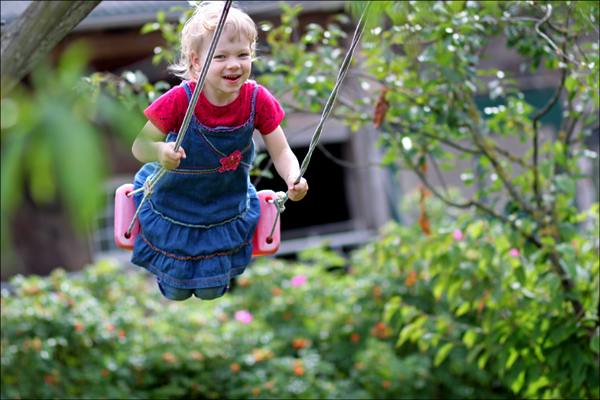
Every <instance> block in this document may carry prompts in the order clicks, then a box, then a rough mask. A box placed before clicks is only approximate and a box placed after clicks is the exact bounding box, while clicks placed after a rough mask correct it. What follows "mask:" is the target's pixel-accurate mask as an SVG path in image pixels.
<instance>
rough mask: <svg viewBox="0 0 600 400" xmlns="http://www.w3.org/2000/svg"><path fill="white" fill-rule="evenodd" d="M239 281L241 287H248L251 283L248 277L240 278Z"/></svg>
mask: <svg viewBox="0 0 600 400" xmlns="http://www.w3.org/2000/svg"><path fill="white" fill-rule="evenodd" d="M238 283H239V284H240V286H241V287H247V286H248V285H249V284H250V281H249V280H248V279H247V278H239V279H238Z"/></svg>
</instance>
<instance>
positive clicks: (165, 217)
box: [148, 196, 250, 229]
mask: <svg viewBox="0 0 600 400" xmlns="http://www.w3.org/2000/svg"><path fill="white" fill-rule="evenodd" d="M246 199H247V200H248V202H247V203H246V204H247V205H246V209H245V210H244V212H242V213H241V214H239V215H236V216H235V217H233V218H230V219H228V220H226V221H223V222H219V223H217V224H212V225H200V224H197V225H195V224H188V223H185V222H181V221H177V220H174V219H173V218H170V217H167V216H166V215H164V214H163V213H161V212H160V211H158V210H157V209H156V208H155V207H154V203H153V202H152V200H148V203H150V208H152V212H154V213H155V214H157V215H159V216H160V217H161V218H163V219H166V220H167V221H169V222H172V223H174V224H177V225H181V226H185V227H187V228H202V229H210V228H214V227H216V226H221V225H225V224H227V223H229V222H232V221H234V220H236V219H238V218H244V217H245V216H246V214H247V213H248V210H250V197H249V196H246Z"/></svg>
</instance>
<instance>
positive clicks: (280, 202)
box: [125, 0, 371, 240]
mask: <svg viewBox="0 0 600 400" xmlns="http://www.w3.org/2000/svg"><path fill="white" fill-rule="evenodd" d="M232 2H233V1H232V0H227V2H226V3H225V6H224V7H223V12H222V14H221V18H220V20H219V23H218V25H217V28H216V29H215V33H214V36H213V39H212V41H211V44H210V48H209V50H208V53H207V56H206V59H205V60H204V64H203V65H202V71H201V73H200V77H199V78H198V84H197V85H196V88H195V89H194V93H193V95H192V99H191V100H190V104H189V105H188V109H187V111H186V113H185V117H184V120H183V124H182V126H181V129H180V130H179V135H178V136H177V140H176V141H175V146H174V148H173V150H174V151H175V152H177V150H179V147H180V146H181V143H182V141H183V138H184V136H185V133H186V131H187V128H188V125H189V123H190V120H191V118H192V115H193V113H194V110H195V108H196V102H197V101H198V97H199V96H200V92H201V91H202V87H203V86H204V81H205V79H206V75H207V73H208V67H209V66H210V63H211V61H212V58H213V55H214V52H215V50H216V47H217V44H218V42H219V38H220V37H221V32H222V31H223V28H224V26H225V20H226V19H227V15H228V14H229V8H230V7H231V3H232ZM370 7H371V2H368V3H367V6H366V7H365V9H364V11H363V13H362V15H361V17H360V20H359V22H358V25H357V27H356V30H355V32H354V37H353V38H352V44H351V45H350V48H349V49H348V53H347V54H346V57H345V58H344V62H343V63H342V65H341V67H340V71H339V73H338V77H337V80H336V82H335V85H334V88H333V90H332V92H331V94H330V95H329V99H328V100H327V103H326V105H325V108H324V110H323V114H322V115H321V120H320V121H319V125H318V126H317V128H316V130H315V133H314V134H313V137H312V139H311V143H310V147H309V151H308V153H307V154H306V157H304V160H303V161H302V166H301V168H300V174H299V175H298V177H297V178H296V180H295V181H294V185H295V184H298V183H299V182H300V180H301V179H302V176H303V175H304V173H305V172H306V169H307V168H308V164H309V162H310V158H311V156H312V153H313V152H314V150H315V148H316V147H317V143H318V142H319V138H320V137H321V131H322V130H323V125H324V124H325V121H326V120H327V117H328V116H329V113H330V112H331V110H332V108H333V105H334V103H335V99H336V97H337V92H338V89H339V87H340V85H341V83H342V81H343V80H344V77H345V76H346V72H347V71H348V69H349V67H350V63H351V62H352V56H353V54H354V49H355V48H356V46H357V45H358V42H359V41H360V38H361V36H362V34H363V31H364V29H365V26H366V20H367V17H368V12H369V9H370ZM166 172H167V170H166V168H164V167H163V168H161V169H160V171H159V172H158V173H157V174H156V175H154V177H152V178H151V179H150V181H149V182H148V184H146V183H144V186H143V187H142V188H140V189H137V190H134V191H132V192H130V193H128V194H127V196H128V197H131V196H133V195H134V194H136V193H139V192H142V191H143V192H144V198H143V199H142V202H141V203H140V205H139V207H138V208H137V210H136V212H135V215H134V216H133V219H132V221H131V224H130V225H129V228H128V229H127V233H126V234H125V236H126V237H129V236H130V235H131V230H132V229H133V226H134V224H135V221H136V220H137V218H138V217H139V214H140V211H141V210H142V206H143V205H144V203H145V202H146V200H148V198H149V197H150V196H151V195H152V193H153V192H154V187H155V186H156V183H157V182H158V181H159V180H160V179H161V178H162V177H163V176H164V175H165V173H166ZM277 195H278V197H277V199H275V200H270V201H269V202H270V203H273V204H274V205H275V207H276V208H277V216H276V218H275V223H274V224H273V229H272V230H271V234H270V235H269V238H268V240H272V239H273V234H274V232H275V227H276V226H277V221H278V219H279V215H280V214H281V213H282V212H283V211H285V202H286V201H287V200H288V198H289V197H288V192H285V193H283V192H279V193H278V194H277Z"/></svg>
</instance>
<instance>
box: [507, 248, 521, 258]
mask: <svg viewBox="0 0 600 400" xmlns="http://www.w3.org/2000/svg"><path fill="white" fill-rule="evenodd" d="M508 254H510V255H511V256H512V257H519V250H517V249H515V248H514V247H513V248H512V249H510V250H509V252H508Z"/></svg>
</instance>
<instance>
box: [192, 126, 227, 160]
mask: <svg viewBox="0 0 600 400" xmlns="http://www.w3.org/2000/svg"><path fill="white" fill-rule="evenodd" d="M198 135H199V136H200V139H202V141H203V142H204V143H205V144H206V145H207V146H208V148H209V149H211V150H212V152H213V153H215V154H216V155H218V156H220V157H227V156H226V155H225V154H223V153H221V152H220V151H219V150H217V148H216V147H215V146H213V144H212V143H211V142H209V141H208V139H207V138H206V136H204V134H203V133H202V131H201V130H198Z"/></svg>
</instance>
